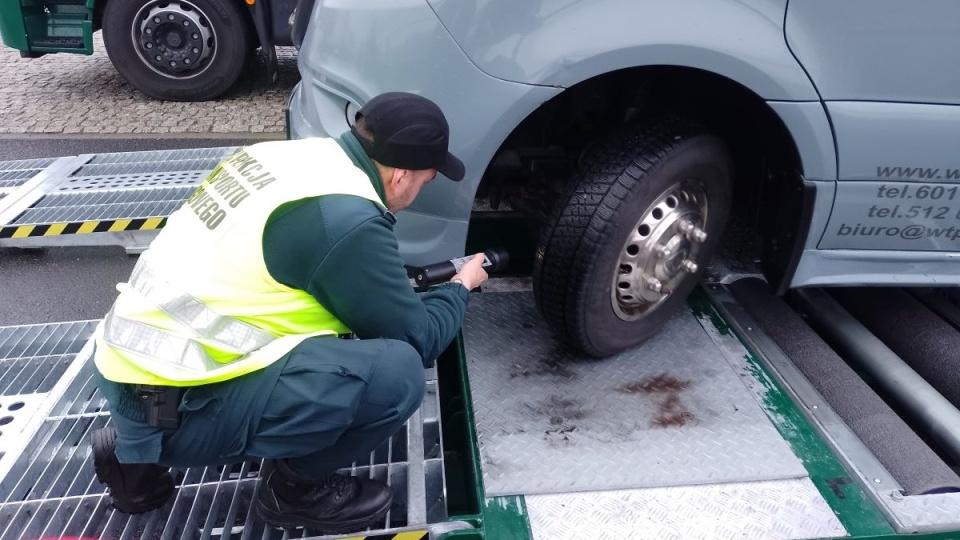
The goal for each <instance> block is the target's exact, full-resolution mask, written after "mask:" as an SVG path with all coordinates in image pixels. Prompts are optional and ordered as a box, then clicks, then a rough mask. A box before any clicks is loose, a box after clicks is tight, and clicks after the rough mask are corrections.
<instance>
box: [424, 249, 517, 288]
mask: <svg viewBox="0 0 960 540" xmlns="http://www.w3.org/2000/svg"><path fill="white" fill-rule="evenodd" d="M471 258H473V255H470V256H467V257H459V258H456V259H450V260H449V261H443V262H439V263H434V264H428V265H426V266H418V267H414V268H412V271H411V272H410V274H411V275H412V276H413V279H414V281H416V282H417V287H419V288H426V287H429V286H431V285H436V284H438V283H443V282H444V281H449V280H450V278H452V277H453V276H455V275H457V272H459V271H460V269H461V268H463V265H464V264H466V263H467V261H469V260H470V259H471ZM509 263H510V255H508V254H507V251H506V250H504V249H500V248H496V249H488V250H486V251H484V252H483V265H482V266H483V269H484V270H486V271H487V273H488V274H489V273H493V272H499V271H500V270H503V269H504V268H506V267H507V264H509Z"/></svg>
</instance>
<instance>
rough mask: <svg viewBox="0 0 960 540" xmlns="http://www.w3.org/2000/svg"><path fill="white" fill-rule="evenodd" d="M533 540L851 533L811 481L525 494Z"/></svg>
mask: <svg viewBox="0 0 960 540" xmlns="http://www.w3.org/2000/svg"><path fill="white" fill-rule="evenodd" d="M526 503H527V512H528V513H529V515H530V528H531V530H532V532H533V538H534V539H535V540H560V539H574V538H577V539H579V538H590V539H593V540H687V539H689V538H697V539H698V540H734V539H736V540H748V539H751V540H752V539H755V540H788V539H806V538H836V537H842V536H847V531H846V529H844V527H843V525H842V524H841V523H840V521H839V520H838V519H837V517H836V516H835V515H834V514H833V511H832V510H831V509H830V507H829V506H828V505H827V503H826V502H825V501H824V500H823V498H822V497H821V496H820V493H819V492H818V491H817V488H816V487H815V486H814V485H813V483H811V482H810V480H809V479H806V478H803V479H796V480H775V481H768V482H745V483H738V484H717V485H710V486H693V487H669V488H650V489H634V490H623V491H607V492H603V493H568V494H561V495H533V496H529V497H526Z"/></svg>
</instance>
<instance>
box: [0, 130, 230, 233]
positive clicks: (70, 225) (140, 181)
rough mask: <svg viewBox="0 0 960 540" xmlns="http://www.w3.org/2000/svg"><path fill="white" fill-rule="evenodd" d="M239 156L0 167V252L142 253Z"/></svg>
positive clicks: (110, 157) (89, 158) (117, 157)
mask: <svg viewBox="0 0 960 540" xmlns="http://www.w3.org/2000/svg"><path fill="white" fill-rule="evenodd" d="M237 149H238V147H232V146H231V147H218V148H199V149H187V150H157V151H149V152H119V153H109V154H83V155H79V156H73V157H63V158H59V159H46V160H24V161H10V162H0V196H2V198H0V246H18V247H44V246H56V245H105V244H108V245H123V246H125V247H127V248H128V249H131V250H134V249H142V248H143V247H145V246H146V245H147V244H148V243H149V241H150V240H152V238H153V237H154V236H155V235H156V230H157V229H159V228H161V227H163V224H164V220H165V219H166V217H167V216H168V215H170V213H172V212H173V211H174V210H175V209H176V208H178V207H179V206H180V204H181V203H182V202H183V201H184V200H185V199H186V198H187V197H188V196H189V194H190V193H191V192H193V190H194V189H195V188H196V186H197V185H198V184H199V183H200V182H201V181H202V180H203V178H204V177H205V176H206V175H207V174H208V173H209V172H210V171H211V170H213V169H214V168H215V167H216V166H217V164H218V163H220V161H221V160H222V159H223V158H225V157H226V156H228V155H230V154H232V153H234V152H236V150H237ZM102 233H111V234H102ZM117 233H123V234H117Z"/></svg>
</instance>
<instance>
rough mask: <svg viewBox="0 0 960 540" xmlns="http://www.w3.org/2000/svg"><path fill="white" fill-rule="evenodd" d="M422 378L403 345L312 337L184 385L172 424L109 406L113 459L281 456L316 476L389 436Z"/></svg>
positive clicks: (174, 462)
mask: <svg viewBox="0 0 960 540" xmlns="http://www.w3.org/2000/svg"><path fill="white" fill-rule="evenodd" d="M424 382H425V381H424V371H423V363H422V361H421V359H420V355H419V354H418V353H417V351H416V350H415V349H414V348H413V347H411V346H410V345H408V344H407V343H404V342H402V341H394V340H385V339H379V340H356V339H350V340H345V339H337V338H334V337H323V338H311V339H307V340H305V341H304V342H303V343H301V344H300V345H298V346H297V347H296V348H294V349H293V350H292V351H290V353H288V354H287V355H285V356H284V357H283V358H282V359H280V360H279V361H277V363H275V364H274V365H271V366H269V367H268V368H266V369H264V370H260V371H257V372H254V373H250V374H247V375H244V376H242V377H238V378H236V379H232V380H229V381H224V382H221V383H215V384H209V385H204V386H198V387H193V388H189V389H187V390H186V392H185V393H184V395H183V399H182V402H181V405H180V411H181V413H182V414H181V423H180V427H179V428H177V429H175V430H159V429H156V428H150V427H149V426H146V424H145V423H144V422H142V421H134V420H132V419H130V418H128V417H126V416H123V415H119V414H117V413H116V412H114V414H113V421H114V424H115V425H116V427H117V433H118V439H117V456H118V458H119V459H120V461H121V462H144V461H146V462H152V461H155V462H159V463H161V464H163V465H167V466H170V467H198V466H210V465H221V464H226V463H233V462H237V461H243V460H247V459H252V458H268V459H279V458H286V459H287V462H288V464H289V465H290V467H291V468H292V469H293V470H294V471H295V472H297V473H299V474H301V475H302V476H305V477H308V478H315V479H316V478H321V477H323V476H326V475H328V474H331V473H333V472H334V471H336V470H337V469H339V468H342V467H346V466H348V465H350V464H351V463H352V462H354V461H356V460H364V459H366V458H367V456H368V455H369V453H370V452H372V451H373V450H374V449H376V448H377V447H378V446H380V445H381V444H383V443H384V442H385V441H386V440H387V439H388V438H389V437H390V436H391V435H393V434H394V433H396V432H397V431H398V430H399V429H400V427H402V426H403V424H404V423H405V422H406V420H407V419H408V418H409V417H410V415H412V414H413V413H414V411H416V410H417V408H418V407H419V406H420V404H421V403H422V402H423V394H424V387H425V384H424ZM158 434H159V435H160V436H157V435H158ZM151 443H152V444H159V445H160V448H159V449H150V448H148V447H145V446H144V445H150V444H151ZM157 450H159V451H158V452H157ZM151 455H155V456H157V459H149V456H151ZM145 456H146V457H145Z"/></svg>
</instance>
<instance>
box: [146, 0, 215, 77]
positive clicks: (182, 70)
mask: <svg viewBox="0 0 960 540" xmlns="http://www.w3.org/2000/svg"><path fill="white" fill-rule="evenodd" d="M131 30H132V38H133V44H134V47H136V49H137V53H138V54H139V55H140V57H141V58H142V59H143V60H144V63H145V64H146V65H147V66H149V67H150V69H152V70H153V71H155V72H156V73H158V74H160V75H163V76H164V77H169V78H171V79H185V78H190V77H196V76H197V75H199V74H200V73H202V72H203V71H205V70H206V69H207V68H208V67H209V66H210V63H211V62H212V61H213V59H214V58H215V57H216V53H217V49H216V42H217V33H216V31H215V30H214V29H213V27H212V26H211V25H210V21H209V19H208V18H207V17H206V15H205V14H204V13H203V12H202V11H200V9H198V8H197V7H196V6H195V5H193V4H191V3H189V2H183V1H180V2H166V1H162V2H150V3H148V4H146V5H145V6H143V7H142V8H140V11H138V12H137V15H136V17H135V18H134V24H133V28H132V29H131Z"/></svg>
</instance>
